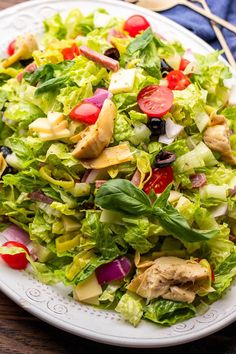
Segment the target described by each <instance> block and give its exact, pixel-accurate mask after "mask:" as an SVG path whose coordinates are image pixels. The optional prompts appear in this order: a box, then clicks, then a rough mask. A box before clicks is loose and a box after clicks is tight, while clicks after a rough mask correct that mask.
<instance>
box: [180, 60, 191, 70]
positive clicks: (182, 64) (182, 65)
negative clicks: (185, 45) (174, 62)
mask: <svg viewBox="0 0 236 354" xmlns="http://www.w3.org/2000/svg"><path fill="white" fill-rule="evenodd" d="M188 64H190V61H189V60H188V59H184V58H181V61H180V65H179V70H180V71H184V70H185V69H186V68H187V66H188Z"/></svg>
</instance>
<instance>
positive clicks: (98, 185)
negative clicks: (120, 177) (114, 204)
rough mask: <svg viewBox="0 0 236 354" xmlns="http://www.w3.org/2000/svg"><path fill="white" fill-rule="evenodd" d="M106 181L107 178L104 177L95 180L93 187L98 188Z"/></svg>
mask: <svg viewBox="0 0 236 354" xmlns="http://www.w3.org/2000/svg"><path fill="white" fill-rule="evenodd" d="M106 182H107V180H105V179H99V180H97V181H95V188H100V187H101V186H102V185H103V184H104V183H106Z"/></svg>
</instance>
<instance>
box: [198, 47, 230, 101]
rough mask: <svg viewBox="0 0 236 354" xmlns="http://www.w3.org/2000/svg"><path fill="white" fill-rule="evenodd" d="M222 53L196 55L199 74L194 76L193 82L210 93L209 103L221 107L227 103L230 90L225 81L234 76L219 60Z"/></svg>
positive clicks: (208, 96)
mask: <svg viewBox="0 0 236 354" xmlns="http://www.w3.org/2000/svg"><path fill="white" fill-rule="evenodd" d="M220 54H221V52H220V51H215V52H212V53H210V54H208V55H200V54H196V58H197V63H198V69H199V73H198V74H194V75H193V78H192V79H193V80H194V82H196V83H197V84H198V85H200V87H201V88H203V89H204V90H207V91H208V94H207V103H208V104H210V105H212V106H214V107H220V106H221V105H222V104H224V103H226V101H227V96H228V89H227V88H226V87H225V86H224V80H225V79H228V78H230V77H231V76H232V75H231V73H230V69H229V67H228V66H226V65H225V64H224V63H223V62H222V61H220V60H219V55H220Z"/></svg>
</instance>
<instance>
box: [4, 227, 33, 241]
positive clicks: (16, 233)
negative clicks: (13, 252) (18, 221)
mask: <svg viewBox="0 0 236 354" xmlns="http://www.w3.org/2000/svg"><path fill="white" fill-rule="evenodd" d="M1 235H2V236H3V237H4V238H5V239H6V240H7V241H16V242H20V243H23V245H28V243H29V242H30V239H29V235H28V234H27V232H25V231H24V230H22V229H21V228H20V227H18V226H17V225H14V224H12V225H11V226H9V227H8V228H7V229H5V230H4V231H3V232H1Z"/></svg>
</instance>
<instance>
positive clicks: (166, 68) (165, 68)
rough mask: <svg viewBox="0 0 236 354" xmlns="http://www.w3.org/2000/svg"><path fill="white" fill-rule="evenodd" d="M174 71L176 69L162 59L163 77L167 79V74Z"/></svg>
mask: <svg viewBox="0 0 236 354" xmlns="http://www.w3.org/2000/svg"><path fill="white" fill-rule="evenodd" d="M172 70H174V69H173V68H172V67H171V66H170V65H169V64H168V63H167V62H166V61H165V59H161V72H162V77H165V76H166V75H167V73H169V72H170V71H172Z"/></svg>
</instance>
